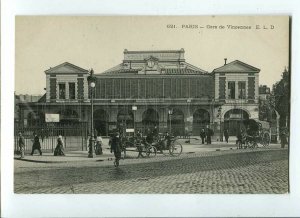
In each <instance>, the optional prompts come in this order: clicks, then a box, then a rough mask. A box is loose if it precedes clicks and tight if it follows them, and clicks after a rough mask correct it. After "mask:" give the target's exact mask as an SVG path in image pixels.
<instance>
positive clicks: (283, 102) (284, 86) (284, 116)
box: [272, 69, 290, 128]
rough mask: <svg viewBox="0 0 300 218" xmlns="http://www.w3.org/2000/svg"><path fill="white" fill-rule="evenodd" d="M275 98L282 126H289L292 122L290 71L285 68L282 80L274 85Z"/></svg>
mask: <svg viewBox="0 0 300 218" xmlns="http://www.w3.org/2000/svg"><path fill="white" fill-rule="evenodd" d="M272 92H273V93H272V94H273V98H274V105H275V109H276V111H277V112H278V113H279V115H280V120H279V126H280V128H284V127H287V128H288V127H289V124H290V72H289V70H288V69H285V70H284V72H283V73H282V75H281V80H280V81H278V82H276V83H275V84H274V85H273V91H272Z"/></svg>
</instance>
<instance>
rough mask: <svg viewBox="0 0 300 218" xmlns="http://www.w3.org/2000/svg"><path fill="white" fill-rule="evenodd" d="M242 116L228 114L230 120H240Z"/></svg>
mask: <svg viewBox="0 0 300 218" xmlns="http://www.w3.org/2000/svg"><path fill="white" fill-rule="evenodd" d="M241 118H242V115H241V114H230V119H241Z"/></svg>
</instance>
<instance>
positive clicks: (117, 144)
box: [110, 132, 121, 167]
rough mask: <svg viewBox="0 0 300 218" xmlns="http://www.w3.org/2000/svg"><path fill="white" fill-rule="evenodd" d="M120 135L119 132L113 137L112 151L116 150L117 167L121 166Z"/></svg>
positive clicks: (115, 163)
mask: <svg viewBox="0 0 300 218" xmlns="http://www.w3.org/2000/svg"><path fill="white" fill-rule="evenodd" d="M120 146H121V145H120V136H119V133H118V132H117V133H116V134H115V135H114V136H113V137H112V139H111V146H110V153H112V152H114V155H115V162H114V165H115V167H118V166H119V161H120V159H121V147H120Z"/></svg>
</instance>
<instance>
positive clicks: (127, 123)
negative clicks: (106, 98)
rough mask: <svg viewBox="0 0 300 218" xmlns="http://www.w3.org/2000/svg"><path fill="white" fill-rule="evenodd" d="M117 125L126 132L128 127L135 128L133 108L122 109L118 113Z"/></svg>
mask: <svg viewBox="0 0 300 218" xmlns="http://www.w3.org/2000/svg"><path fill="white" fill-rule="evenodd" d="M117 127H118V128H119V129H122V130H123V132H124V133H125V130H126V129H132V128H134V117H133V113H132V111H131V110H126V109H122V110H120V111H119V113H118V115H117Z"/></svg>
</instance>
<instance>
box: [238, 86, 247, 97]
mask: <svg viewBox="0 0 300 218" xmlns="http://www.w3.org/2000/svg"><path fill="white" fill-rule="evenodd" d="M238 90H239V99H245V98H246V82H239V83H238Z"/></svg>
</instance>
